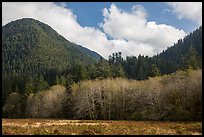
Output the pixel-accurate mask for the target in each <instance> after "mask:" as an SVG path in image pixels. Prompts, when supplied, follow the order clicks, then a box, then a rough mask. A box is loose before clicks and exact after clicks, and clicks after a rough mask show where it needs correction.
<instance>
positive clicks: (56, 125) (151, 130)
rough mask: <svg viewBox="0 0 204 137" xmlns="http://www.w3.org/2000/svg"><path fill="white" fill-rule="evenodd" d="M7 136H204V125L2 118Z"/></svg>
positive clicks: (197, 123) (4, 132)
mask: <svg viewBox="0 0 204 137" xmlns="http://www.w3.org/2000/svg"><path fill="white" fill-rule="evenodd" d="M2 134H3V135H23V134H24V135H28V134H29V135H45V134H47V135H48V134H49V135H202V122H163V121H162V122H161V121H158V122H155V121H113V120H110V121H108V120H61V119H2Z"/></svg>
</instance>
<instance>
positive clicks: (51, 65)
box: [2, 18, 99, 75]
mask: <svg viewBox="0 0 204 137" xmlns="http://www.w3.org/2000/svg"><path fill="white" fill-rule="evenodd" d="M84 51H85V52H84ZM93 54H94V55H95V54H96V53H95V52H93V53H92V51H89V50H88V49H86V48H84V47H82V46H80V47H79V46H76V44H74V43H71V42H69V41H67V40H66V39H65V38H64V37H62V36H61V35H59V34H58V33H57V32H56V31H55V30H53V29H52V28H51V27H50V26H48V25H46V24H44V23H42V22H39V21H37V20H34V19H31V18H24V19H20V20H16V21H13V22H10V23H8V24H7V25H5V26H3V27H2V57H3V60H2V63H3V64H2V71H3V73H5V72H6V73H11V72H15V73H17V74H18V75H27V74H31V75H35V74H39V73H40V74H45V72H46V71H48V70H51V69H55V70H56V71H63V70H64V69H66V68H67V67H68V66H69V65H73V63H77V62H78V63H79V62H80V63H82V64H87V63H94V62H96V61H97V60H98V56H99V55H98V54H96V55H98V56H93Z"/></svg>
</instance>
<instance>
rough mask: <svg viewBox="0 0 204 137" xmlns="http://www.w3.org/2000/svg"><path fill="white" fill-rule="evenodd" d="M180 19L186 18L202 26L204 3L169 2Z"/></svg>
mask: <svg viewBox="0 0 204 137" xmlns="http://www.w3.org/2000/svg"><path fill="white" fill-rule="evenodd" d="M167 4H168V5H169V6H170V7H171V8H172V9H173V12H174V13H176V14H177V16H178V18H179V19H182V18H186V19H191V20H193V21H195V22H196V23H197V24H198V25H202V2H167Z"/></svg>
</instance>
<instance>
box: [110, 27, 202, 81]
mask: <svg viewBox="0 0 204 137" xmlns="http://www.w3.org/2000/svg"><path fill="white" fill-rule="evenodd" d="M111 58H112V57H111ZM111 58H110V59H111ZM121 64H122V66H123V69H124V71H125V73H126V77H127V78H130V79H137V80H143V79H147V78H148V77H152V76H156V75H163V74H170V73H173V72H176V71H177V70H185V69H187V68H192V69H197V68H202V26H201V27H199V28H198V29H196V30H195V31H194V32H192V33H190V34H189V35H187V36H186V37H185V38H184V39H180V40H178V42H177V43H175V44H174V45H173V46H170V45H169V47H168V48H167V49H166V50H164V51H163V52H162V53H160V54H157V55H155V56H153V57H148V56H144V55H139V56H138V57H135V56H127V57H126V60H124V61H122V62H121Z"/></svg>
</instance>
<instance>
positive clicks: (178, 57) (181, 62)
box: [153, 26, 202, 74]
mask: <svg viewBox="0 0 204 137" xmlns="http://www.w3.org/2000/svg"><path fill="white" fill-rule="evenodd" d="M192 54H194V55H192ZM193 56H195V57H194V62H191V65H193V64H194V66H195V64H196V65H197V66H198V67H202V26H200V27H199V28H198V29H196V30H195V31H193V32H191V33H190V34H188V35H187V36H186V37H185V38H184V39H179V40H178V42H177V43H175V44H174V45H173V46H171V47H168V48H167V49H166V50H165V51H163V52H162V53H160V54H159V55H156V56H154V57H153V59H159V60H157V61H156V62H157V65H158V66H159V67H160V69H161V70H162V73H165V74H166V73H171V72H175V71H176V70H178V69H184V68H185V67H187V66H186V65H190V64H189V63H190V62H189V61H191V60H192V57H193ZM195 67H196V66H195Z"/></svg>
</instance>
